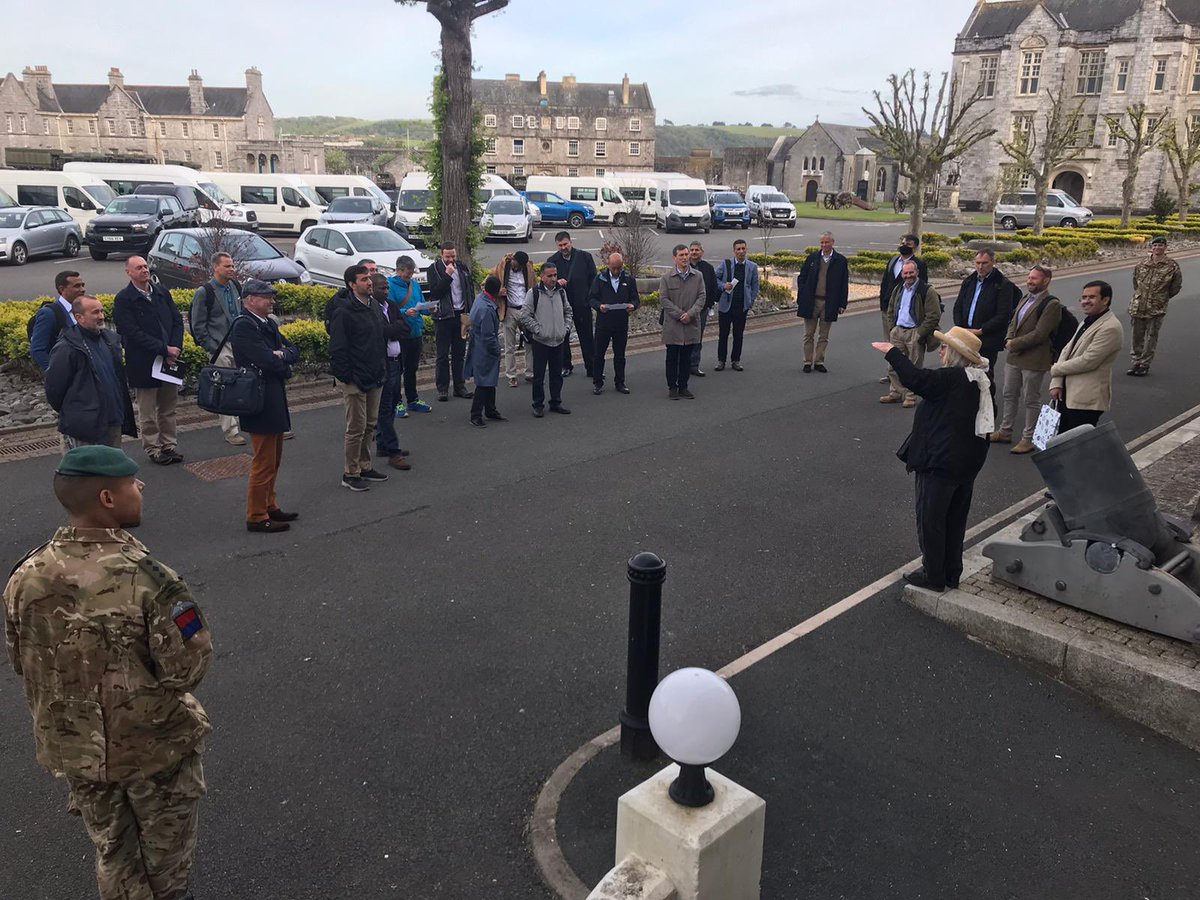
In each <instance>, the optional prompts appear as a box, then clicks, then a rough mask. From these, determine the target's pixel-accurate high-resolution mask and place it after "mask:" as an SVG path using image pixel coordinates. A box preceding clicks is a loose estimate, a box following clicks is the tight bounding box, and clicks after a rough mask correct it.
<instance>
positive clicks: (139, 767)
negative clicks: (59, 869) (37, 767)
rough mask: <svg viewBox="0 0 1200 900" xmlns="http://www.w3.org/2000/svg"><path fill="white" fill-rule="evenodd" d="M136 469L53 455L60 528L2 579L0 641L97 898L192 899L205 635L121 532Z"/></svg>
mask: <svg viewBox="0 0 1200 900" xmlns="http://www.w3.org/2000/svg"><path fill="white" fill-rule="evenodd" d="M137 470H138V467H137V463H135V462H134V461H133V460H131V459H130V458H129V457H128V456H126V455H125V454H124V453H123V452H121V451H120V450H118V449H115V448H113V447H104V446H88V447H76V448H75V449H72V450H70V451H68V452H67V453H66V455H64V456H63V458H62V460H61V461H60V462H59V465H58V470H57V471H56V473H55V476H54V494H55V496H56V497H57V498H58V501H59V503H61V504H62V505H63V507H64V508H65V509H66V510H67V512H68V513H69V514H70V525H67V526H65V527H62V528H59V529H58V531H57V532H55V534H54V537H53V538H51V539H50V541H49V543H47V544H44V545H42V546H41V547H39V548H38V549H36V550H34V551H33V552H32V553H30V554H29V555H28V556H27V557H26V558H25V559H23V560H22V561H21V562H20V563H19V564H18V565H17V567H16V568H15V569H14V570H13V573H12V577H11V578H9V581H8V586H7V587H6V588H5V591H4V631H5V638H6V640H7V644H8V654H9V659H10V660H11V661H12V665H13V668H14V669H15V670H16V672H17V674H18V675H20V676H21V678H22V679H23V681H24V685H25V697H26V699H27V701H28V702H29V707H30V711H31V712H32V713H33V733H34V741H35V743H36V745H37V758H38V762H39V763H41V765H42V766H43V767H44V768H45V769H46V770H47V771H49V772H50V773H51V774H52V775H54V776H55V777H56V778H63V779H65V780H66V782H67V784H68V786H69V787H70V791H71V803H70V807H69V809H70V810H71V811H72V812H75V813H78V814H79V815H80V816H81V817H82V818H83V822H84V825H85V826H86V828H87V831H88V835H89V836H90V837H91V839H92V843H93V844H95V846H96V880H97V882H98V884H99V888H100V897H101V900H190V898H191V896H192V895H191V893H190V891H189V890H188V881H189V878H190V876H191V869H192V856H193V853H194V851H195V848H196V830H197V820H198V812H199V803H200V798H201V797H202V796H204V793H205V785H204V770H203V768H202V766H201V764H200V751H201V749H202V741H203V739H204V737H205V735H207V734H208V733H209V732H210V731H212V726H211V725H210V724H209V721H208V716H207V714H205V712H204V709H203V708H202V707H201V706H200V704H199V703H198V702H197V701H196V698H195V697H193V696H192V695H191V693H190V691H193V690H195V688H196V686H197V685H198V684H199V683H200V679H201V678H203V677H204V673H205V672H206V671H207V670H208V664H209V661H210V660H211V658H212V639H211V635H210V633H209V629H208V622H207V620H206V619H205V617H204V616H203V614H202V613H201V612H200V609H199V608H198V607H197V606H196V603H195V601H194V600H193V599H192V595H191V593H190V592H189V591H188V587H187V585H186V584H185V583H184V582H183V580H182V579H181V578H180V577H179V576H178V575H177V574H176V573H175V572H173V571H171V570H170V569H168V568H167V567H166V566H164V565H163V564H162V563H160V562H158V561H157V560H156V559H154V558H153V557H151V556H150V554H149V551H148V550H147V549H146V548H145V547H144V546H143V545H142V544H141V543H139V542H138V540H137V539H136V538H134V537H133V536H132V535H131V534H129V532H128V531H126V530H125V529H126V528H132V527H134V526H136V525H139V524H140V523H141V518H142V490H143V488H144V485H143V484H142V482H141V481H139V480H138V479H137V478H135V477H134V476H135V475H136V473H137Z"/></svg>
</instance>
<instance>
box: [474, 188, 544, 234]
mask: <svg viewBox="0 0 1200 900" xmlns="http://www.w3.org/2000/svg"><path fill="white" fill-rule="evenodd" d="M479 227H480V229H481V230H482V231H483V239H484V240H485V241H487V240H499V239H501V238H507V239H508V240H513V239H516V240H518V241H528V240H530V239H532V238H533V216H531V215H530V214H529V206H528V204H526V202H525V201H524V200H523V199H522V198H521V197H514V196H512V195H511V194H499V195H498V196H495V197H493V198H492V199H491V200H489V201H488V202H487V206H485V207H484V208H483V215H482V216H480V217H479Z"/></svg>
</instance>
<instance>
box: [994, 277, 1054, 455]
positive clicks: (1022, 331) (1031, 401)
mask: <svg viewBox="0 0 1200 900" xmlns="http://www.w3.org/2000/svg"><path fill="white" fill-rule="evenodd" d="M1053 277H1054V273H1053V272H1052V271H1051V270H1050V268H1049V267H1048V266H1043V265H1037V266H1034V267H1033V268H1032V269H1030V270H1029V277H1028V278H1027V279H1026V281H1025V284H1026V286H1027V287H1028V289H1029V293H1027V294H1026V295H1025V296H1024V297H1022V298H1021V300H1020V301H1019V302H1018V303H1017V305H1016V307H1015V308H1014V309H1013V317H1012V320H1011V321H1010V322H1009V323H1008V336H1007V339H1006V340H1005V342H1004V349H1005V350H1006V351H1008V354H1007V356H1006V357H1005V363H1004V415H1003V418H1002V419H1001V420H1000V429H999V430H998V431H994V432H992V443H994V444H1008V443H1010V442H1011V441H1012V433H1013V425H1014V423H1015V422H1016V418H1017V407H1018V404H1019V405H1021V406H1024V407H1025V428H1024V430H1023V431H1022V433H1021V440H1020V441H1019V442H1018V443H1017V445H1016V446H1015V447H1013V448H1012V451H1011V452H1013V453H1032V452H1033V451H1034V449H1036V448H1035V447H1034V446H1033V429H1034V428H1036V427H1037V420H1038V415H1039V414H1040V413H1041V411H1042V387H1043V386H1044V385H1045V383H1046V373H1047V372H1049V371H1050V366H1051V364H1052V363H1053V362H1054V347H1053V346H1051V343H1050V338H1051V336H1052V335H1053V334H1054V331H1055V329H1056V328H1058V323H1059V322H1061V321H1062V304H1061V303H1059V302H1058V298H1057V297H1055V296H1054V295H1053V294H1051V293H1050V279H1051V278H1053Z"/></svg>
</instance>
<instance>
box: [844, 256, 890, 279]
mask: <svg viewBox="0 0 1200 900" xmlns="http://www.w3.org/2000/svg"><path fill="white" fill-rule="evenodd" d="M848 262H849V264H850V271H851V272H853V273H855V274H856V275H882V274H883V273H884V271H886V270H887V262H886V261H885V260H879V259H860V258H859V257H857V256H852V257H850V259H849V260H848Z"/></svg>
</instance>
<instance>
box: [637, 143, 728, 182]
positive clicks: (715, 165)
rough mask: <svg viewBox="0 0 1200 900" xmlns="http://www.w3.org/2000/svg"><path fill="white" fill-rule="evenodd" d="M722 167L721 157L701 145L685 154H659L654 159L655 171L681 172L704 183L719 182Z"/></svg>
mask: <svg viewBox="0 0 1200 900" xmlns="http://www.w3.org/2000/svg"><path fill="white" fill-rule="evenodd" d="M723 169H724V166H723V165H722V160H721V157H719V156H717V155H716V154H714V153H713V152H712V150H710V149H707V148H702V147H697V148H695V149H693V150H692V152H691V153H690V154H689V155H687V156H660V157H658V158H657V159H655V160H654V171H655V172H681V173H683V174H684V175H689V176H691V177H692V178H699V179H700V180H701V181H703V182H704V183H705V184H720V183H721V172H722V170H723Z"/></svg>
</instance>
